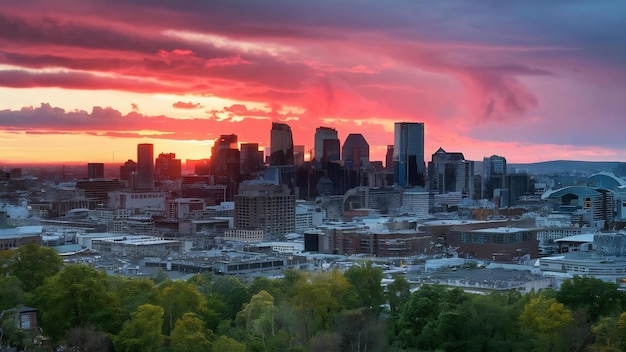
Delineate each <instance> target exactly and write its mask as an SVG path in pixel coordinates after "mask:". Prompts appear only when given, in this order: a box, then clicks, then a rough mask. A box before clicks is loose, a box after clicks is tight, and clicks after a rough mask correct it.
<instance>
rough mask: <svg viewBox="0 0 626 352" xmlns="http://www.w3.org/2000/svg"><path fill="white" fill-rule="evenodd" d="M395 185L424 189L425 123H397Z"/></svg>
mask: <svg viewBox="0 0 626 352" xmlns="http://www.w3.org/2000/svg"><path fill="white" fill-rule="evenodd" d="M393 168H394V184H395V185H397V186H399V187H407V186H408V187H424V184H425V179H426V175H425V173H426V165H425V163H424V123H423V122H396V123H395V125H394V145H393Z"/></svg>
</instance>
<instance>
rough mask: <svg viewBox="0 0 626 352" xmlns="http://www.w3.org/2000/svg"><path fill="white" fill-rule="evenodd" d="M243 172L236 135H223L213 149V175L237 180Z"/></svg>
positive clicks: (216, 141)
mask: <svg viewBox="0 0 626 352" xmlns="http://www.w3.org/2000/svg"><path fill="white" fill-rule="evenodd" d="M240 172H241V155H240V152H239V146H238V144H237V135H236V134H228V135H226V134H223V135H221V136H220V138H218V139H216V140H215V143H214V144H213V148H212V149H211V174H212V175H215V176H228V177H231V178H233V179H237V178H238V177H239V174H240Z"/></svg>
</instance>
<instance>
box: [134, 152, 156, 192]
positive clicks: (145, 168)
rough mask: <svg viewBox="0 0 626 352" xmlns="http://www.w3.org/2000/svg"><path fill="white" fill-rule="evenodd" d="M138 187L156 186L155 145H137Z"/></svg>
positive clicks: (151, 187) (149, 187) (150, 187)
mask: <svg viewBox="0 0 626 352" xmlns="http://www.w3.org/2000/svg"><path fill="white" fill-rule="evenodd" d="M137 188H138V189H153V188H154V145H152V144H148V143H142V144H138V145H137Z"/></svg>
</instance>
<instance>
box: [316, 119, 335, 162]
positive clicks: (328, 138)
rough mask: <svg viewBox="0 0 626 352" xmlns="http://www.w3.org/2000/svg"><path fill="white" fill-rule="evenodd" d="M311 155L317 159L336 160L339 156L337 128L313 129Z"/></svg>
mask: <svg viewBox="0 0 626 352" xmlns="http://www.w3.org/2000/svg"><path fill="white" fill-rule="evenodd" d="M313 157H314V158H315V159H316V160H317V161H337V160H339V158H340V143H339V138H338V137H337V130H335V129H334V128H332V127H318V128H316V129H315V149H314V155H313Z"/></svg>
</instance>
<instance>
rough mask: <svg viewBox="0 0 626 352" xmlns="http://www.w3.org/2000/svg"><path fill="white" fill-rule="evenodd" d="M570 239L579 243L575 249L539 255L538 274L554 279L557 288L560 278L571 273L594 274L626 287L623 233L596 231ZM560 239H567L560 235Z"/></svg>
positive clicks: (572, 275) (625, 235) (625, 248)
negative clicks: (543, 255)
mask: <svg viewBox="0 0 626 352" xmlns="http://www.w3.org/2000/svg"><path fill="white" fill-rule="evenodd" d="M577 237H579V239H578V240H577V239H572V240H569V242H572V243H574V242H578V243H579V244H578V245H577V247H578V250H576V251H571V252H568V253H561V254H557V255H553V256H550V257H544V258H541V259H540V260H539V262H538V264H537V265H538V267H539V269H540V270H541V273H542V274H543V275H544V276H545V277H548V278H551V279H552V280H553V284H552V286H553V288H555V289H558V288H559V287H560V286H561V284H562V283H563V281H565V280H567V279H571V278H573V277H574V276H576V275H578V276H588V277H594V278H597V279H600V280H603V281H606V282H611V283H616V284H619V285H621V288H622V289H626V287H625V286H624V282H626V257H625V255H626V234H625V233H624V232H618V233H598V234H586V235H580V236H577ZM560 241H563V242H568V239H567V238H563V239H562V240H560Z"/></svg>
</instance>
